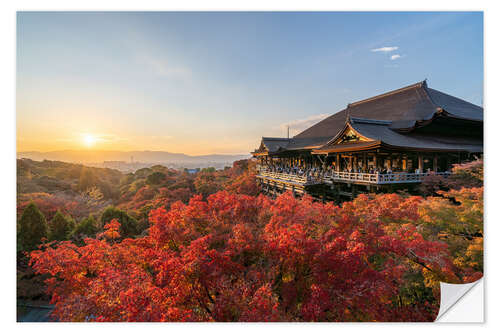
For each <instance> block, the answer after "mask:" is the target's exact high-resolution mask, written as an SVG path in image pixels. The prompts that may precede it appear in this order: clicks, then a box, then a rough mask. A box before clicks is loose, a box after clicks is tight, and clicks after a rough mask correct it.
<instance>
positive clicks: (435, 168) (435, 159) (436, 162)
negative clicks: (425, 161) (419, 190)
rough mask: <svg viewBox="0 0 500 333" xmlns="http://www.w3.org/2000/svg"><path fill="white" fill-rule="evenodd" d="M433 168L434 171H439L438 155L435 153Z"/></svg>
mask: <svg viewBox="0 0 500 333" xmlns="http://www.w3.org/2000/svg"><path fill="white" fill-rule="evenodd" d="M432 170H433V171H434V172H437V171H438V156H437V155H434V160H433V161H432Z"/></svg>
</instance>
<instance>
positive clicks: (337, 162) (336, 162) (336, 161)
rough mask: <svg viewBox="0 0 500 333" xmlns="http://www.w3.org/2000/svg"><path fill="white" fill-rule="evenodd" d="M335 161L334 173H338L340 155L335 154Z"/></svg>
mask: <svg viewBox="0 0 500 333" xmlns="http://www.w3.org/2000/svg"><path fill="white" fill-rule="evenodd" d="M335 157H336V160H335V171H337V172H339V171H340V154H339V153H337V154H336V156H335Z"/></svg>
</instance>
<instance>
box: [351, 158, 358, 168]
mask: <svg viewBox="0 0 500 333" xmlns="http://www.w3.org/2000/svg"><path fill="white" fill-rule="evenodd" d="M352 164H353V166H352V167H353V168H356V171H358V155H353V156H352Z"/></svg>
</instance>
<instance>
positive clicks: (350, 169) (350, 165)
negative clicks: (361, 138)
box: [349, 156, 352, 171]
mask: <svg viewBox="0 0 500 333" xmlns="http://www.w3.org/2000/svg"><path fill="white" fill-rule="evenodd" d="M349 171H352V156H349Z"/></svg>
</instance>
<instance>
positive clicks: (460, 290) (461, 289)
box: [435, 278, 483, 322]
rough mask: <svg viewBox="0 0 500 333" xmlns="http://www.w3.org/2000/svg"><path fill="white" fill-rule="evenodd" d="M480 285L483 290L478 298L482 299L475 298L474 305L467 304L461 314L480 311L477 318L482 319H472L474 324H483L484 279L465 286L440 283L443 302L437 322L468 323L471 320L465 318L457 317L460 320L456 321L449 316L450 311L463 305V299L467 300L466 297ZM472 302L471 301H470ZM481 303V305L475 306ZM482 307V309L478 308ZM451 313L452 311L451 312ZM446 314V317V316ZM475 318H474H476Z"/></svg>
mask: <svg viewBox="0 0 500 333" xmlns="http://www.w3.org/2000/svg"><path fill="white" fill-rule="evenodd" d="M478 284H480V285H481V289H480V290H478V293H480V294H478V295H477V296H480V297H474V298H473V299H471V300H473V301H472V302H473V303H474V304H465V308H464V309H461V310H460V312H462V311H465V313H467V312H468V310H476V312H477V310H479V311H480V315H479V316H476V317H478V318H479V317H480V319H477V320H476V319H472V320H471V321H472V322H482V321H483V313H482V312H483V304H482V302H483V288H482V286H483V278H481V279H479V280H477V281H475V282H472V283H464V284H453V283H445V282H440V288H441V302H440V306H439V313H438V315H437V317H436V319H435V321H437V322H468V321H469V320H468V319H466V318H463V317H457V318H460V319H454V318H451V317H450V316H449V313H448V311H449V310H450V309H452V308H454V307H455V305H458V304H460V303H462V301H461V299H462V298H464V300H465V298H467V297H464V296H465V295H466V294H468V293H469V292H470V291H471V289H472V288H474V287H475V286H476V285H478ZM469 301H470V300H469ZM477 302H479V303H480V304H475V303H477ZM478 306H480V309H479V308H478ZM450 312H451V311H450ZM445 314H446V316H444V315H445ZM445 317H450V318H445ZM476 317H474V318H476Z"/></svg>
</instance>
